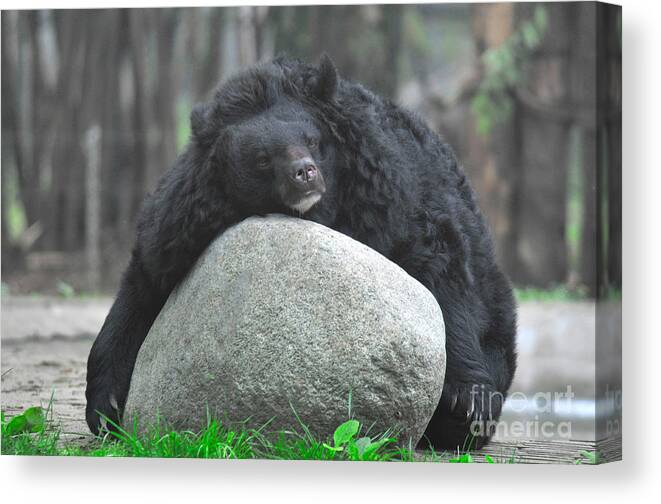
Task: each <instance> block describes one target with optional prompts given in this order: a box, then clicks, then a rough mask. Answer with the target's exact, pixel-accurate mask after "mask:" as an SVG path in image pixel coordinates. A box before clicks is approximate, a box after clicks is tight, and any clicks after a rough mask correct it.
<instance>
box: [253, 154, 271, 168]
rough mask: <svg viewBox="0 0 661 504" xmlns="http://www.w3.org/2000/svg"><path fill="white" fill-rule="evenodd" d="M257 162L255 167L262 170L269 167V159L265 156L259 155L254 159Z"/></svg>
mask: <svg viewBox="0 0 661 504" xmlns="http://www.w3.org/2000/svg"><path fill="white" fill-rule="evenodd" d="M256 162H257V167H258V168H260V169H262V170H264V169H266V168H268V167H269V165H270V164H271V163H270V160H269V157H268V156H267V155H266V154H259V155H258V156H257V159H256Z"/></svg>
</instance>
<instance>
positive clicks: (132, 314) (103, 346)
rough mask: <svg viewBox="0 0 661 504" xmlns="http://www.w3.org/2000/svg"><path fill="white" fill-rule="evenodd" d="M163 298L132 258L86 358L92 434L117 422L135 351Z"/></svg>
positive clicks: (86, 391) (89, 421) (88, 410)
mask: <svg viewBox="0 0 661 504" xmlns="http://www.w3.org/2000/svg"><path fill="white" fill-rule="evenodd" d="M165 299H166V296H162V295H160V294H159V292H158V291H157V290H156V289H154V288H152V287H151V286H150V282H149V281H148V278H147V277H146V275H145V274H144V272H143V271H142V269H141V268H140V266H139V264H138V263H137V260H136V259H135V258H134V259H132V261H131V263H130V264H129V267H128V268H127V270H126V272H125V273H124V276H123V278H122V283H121V286H120V289H119V292H118V294H117V298H116V299H115V302H114V303H113V305H112V307H111V309H110V312H109V313H108V316H107V317H106V320H105V322H104V324H103V327H102V328H101V331H100V332H99V335H98V336H97V338H96V340H95V341H94V344H93V345H92V349H91V351H90V355H89V358H88V361H87V389H86V390H85V397H86V398H87V407H86V412H85V416H86V420H87V425H88V426H89V428H90V430H91V431H92V432H93V433H94V434H98V433H99V431H100V429H101V428H102V427H106V428H107V429H110V430H113V429H114V426H113V423H114V424H117V425H120V423H121V416H122V412H123V410H124V405H125V404H126V397H127V395H128V390H129V385H130V384H131V375H132V374H133V366H134V365H135V360H136V357H137V355H138V350H140V347H141V345H142V343H143V341H144V339H145V337H146V336H147V333H148V332H149V328H150V327H151V325H152V323H153V322H154V319H155V318H156V316H157V315H158V312H159V311H160V309H161V307H162V306H163V304H164V302H165ZM108 420H110V422H108Z"/></svg>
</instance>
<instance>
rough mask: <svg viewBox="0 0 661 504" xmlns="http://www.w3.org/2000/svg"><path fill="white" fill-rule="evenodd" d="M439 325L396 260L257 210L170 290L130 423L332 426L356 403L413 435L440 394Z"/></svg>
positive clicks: (370, 416) (327, 431) (147, 349)
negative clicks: (213, 421) (210, 421)
mask: <svg viewBox="0 0 661 504" xmlns="http://www.w3.org/2000/svg"><path fill="white" fill-rule="evenodd" d="M444 374H445V328H444V324H443V316H442V314H441V310H440V308H439V306H438V304H437V303H436V300H435V299H434V297H433V296H432V294H431V293H430V292H429V291H428V290H427V289H426V288H425V287H423V286H422V284H420V283H418V282H417V281H416V280H414V279H413V278H412V277H410V276H409V275H408V274H406V273H405V272H404V270H402V269H401V268H400V267H399V266H397V265H396V264H394V263H392V262H391V261H389V260H387V259H386V258H385V257H383V256H382V255H380V254H378V253H377V252H375V251H374V250H372V249H370V248H368V247H366V246H365V245H363V244H361V243H359V242H357V241H355V240H352V239H351V238H348V237H347V236H345V235H343V234H340V233H338V232H336V231H333V230H331V229H328V228H326V227H324V226H322V225H319V224H316V223H313V222H309V221H304V220H301V219H294V218H289V217H284V216H270V217H267V218H263V217H253V218H250V219H247V220H245V221H243V222H242V223H240V224H238V225H236V226H234V227H232V228H230V229H228V230H227V231H226V232H225V233H223V234H222V235H221V236H220V237H219V238H217V239H216V240H215V241H214V242H213V243H212V244H211V245H210V246H209V247H208V249H207V250H206V252H205V253H204V254H203V255H202V256H201V257H200V259H199V260H198V261H197V264H196V265H195V267H194V268H193V269H192V270H191V272H190V273H189V274H188V276H187V277H186V279H185V280H184V281H183V282H182V283H181V284H180V285H179V286H178V287H177V288H176V289H175V290H174V291H173V292H172V294H171V295H170V298H169V299H168V301H167V303H166V305H165V306H164V308H163V309H162V310H161V313H160V314H159V316H158V317H157V319H156V321H155V322H154V325H153V326H152V328H151V331H150V332H149V334H148V335H147V338H146V340H145V342H144V344H143V345H142V348H141V349H140V353H139V354H138V358H137V361H136V364H135V369H134V371H133V378H132V381H131V388H130V392H129V396H128V402H127V405H126V410H125V415H124V422H125V423H127V421H128V422H131V421H132V420H131V419H133V418H136V416H137V418H138V422H139V425H140V427H141V428H143V429H144V428H145V426H147V425H149V424H151V423H152V422H154V420H155V419H156V416H157V414H159V416H160V421H161V423H163V421H165V422H166V423H168V424H170V425H171V426H173V427H175V428H179V429H193V430H198V429H200V428H201V427H203V426H204V425H205V423H206V419H207V408H208V411H209V412H210V413H211V415H212V416H214V417H216V418H219V419H221V420H224V421H226V422H227V421H229V422H235V421H237V422H238V421H242V420H246V419H248V418H249V417H250V420H249V423H250V424H251V425H253V426H259V425H262V424H264V423H265V422H267V421H268V420H270V419H272V418H273V417H275V418H274V419H273V421H272V423H271V424H269V427H268V428H269V429H273V430H275V429H292V428H296V429H297V430H299V431H300V430H301V429H300V426H299V424H298V421H297V420H296V417H295V415H294V412H293V410H295V412H296V414H298V416H299V417H300V419H301V420H302V421H303V423H305V424H306V425H307V427H308V428H309V429H310V430H311V431H312V433H313V434H315V435H317V436H320V437H322V438H326V437H332V433H333V431H334V429H335V427H337V426H338V425H339V424H340V423H342V422H343V421H345V420H347V418H348V411H347V405H348V398H349V391H351V394H352V412H353V415H354V416H355V418H357V419H358V420H360V421H361V422H362V423H363V425H366V426H369V425H372V424H374V425H373V427H372V432H383V431H385V430H386V429H388V428H397V429H400V432H401V435H400V442H402V443H408V441H409V439H410V440H412V441H413V443H415V442H417V441H418V440H419V439H420V438H421V437H422V435H423V433H424V430H425V427H426V425H427V423H428V422H429V419H430V418H431V416H432V413H433V412H434V409H435V407H436V405H437V403H438V401H439V399H440V395H441V390H442V388H443V378H444Z"/></svg>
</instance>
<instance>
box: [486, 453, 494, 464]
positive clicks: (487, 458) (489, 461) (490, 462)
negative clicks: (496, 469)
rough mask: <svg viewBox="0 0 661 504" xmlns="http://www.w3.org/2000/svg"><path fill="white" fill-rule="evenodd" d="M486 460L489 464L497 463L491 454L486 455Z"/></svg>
mask: <svg viewBox="0 0 661 504" xmlns="http://www.w3.org/2000/svg"><path fill="white" fill-rule="evenodd" d="M484 460H486V461H487V462H488V463H489V464H495V463H496V462H494V460H493V457H492V456H491V455H485V456H484Z"/></svg>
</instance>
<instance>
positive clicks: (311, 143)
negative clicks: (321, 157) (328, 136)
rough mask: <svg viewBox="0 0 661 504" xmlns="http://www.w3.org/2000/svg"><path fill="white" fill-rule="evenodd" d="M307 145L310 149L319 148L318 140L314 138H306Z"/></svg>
mask: <svg viewBox="0 0 661 504" xmlns="http://www.w3.org/2000/svg"><path fill="white" fill-rule="evenodd" d="M307 144H308V147H309V148H310V149H316V148H317V147H319V139H318V138H316V137H308V139H307Z"/></svg>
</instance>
